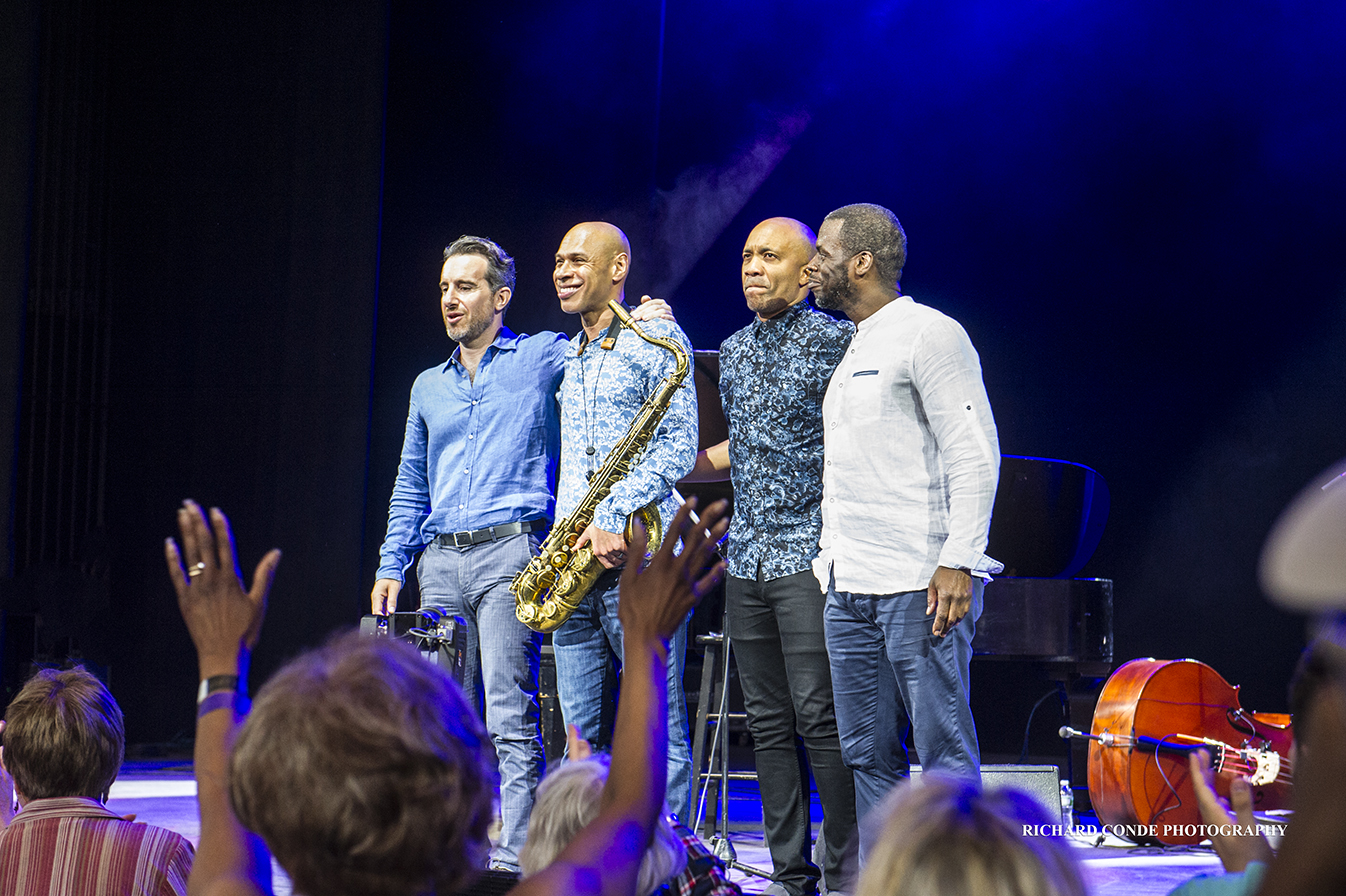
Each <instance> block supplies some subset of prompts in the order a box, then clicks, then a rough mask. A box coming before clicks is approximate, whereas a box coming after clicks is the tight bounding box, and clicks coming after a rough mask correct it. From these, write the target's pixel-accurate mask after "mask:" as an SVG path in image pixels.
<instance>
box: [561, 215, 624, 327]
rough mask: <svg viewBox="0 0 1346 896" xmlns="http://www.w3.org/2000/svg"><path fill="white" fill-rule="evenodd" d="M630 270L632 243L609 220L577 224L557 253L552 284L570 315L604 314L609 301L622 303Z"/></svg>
mask: <svg viewBox="0 0 1346 896" xmlns="http://www.w3.org/2000/svg"><path fill="white" fill-rule="evenodd" d="M630 267H631V243H630V241H629V240H627V238H626V234H624V233H622V231H621V229H620V228H618V227H614V226H613V225H611V224H609V223H607V222H606V221H587V222H585V223H583V224H576V225H575V226H574V227H572V228H570V230H569V231H568V232H567V233H566V235H565V238H564V239H562V240H561V247H560V248H559V249H557V250H556V267H555V269H553V271H552V282H553V283H555V285H556V295H557V297H558V298H559V299H560V300H561V308H562V309H564V310H565V312H566V313H567V314H588V313H594V312H601V311H602V310H603V309H604V308H606V307H607V304H608V301H609V300H611V299H616V300H617V301H619V302H620V301H621V300H622V298H623V297H624V294H625V288H626V275H627V272H628V271H629V270H630Z"/></svg>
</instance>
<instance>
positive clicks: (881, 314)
mask: <svg viewBox="0 0 1346 896" xmlns="http://www.w3.org/2000/svg"><path fill="white" fill-rule="evenodd" d="M914 304H916V300H915V299H913V298H912V297H911V296H907V295H901V296H898V297H897V298H895V299H893V300H892V301H891V302H889V303H888V304H886V305H884V306H883V307H882V308H880V309H879V310H878V311H875V312H874V313H873V314H871V315H870V316H869V317H867V318H865V319H864V320H862V321H860V322H859V323H858V324H856V325H855V331H856V332H857V333H858V332H860V331H861V330H867V329H869V328H870V327H872V326H874V325H875V324H876V323H879V322H881V321H883V320H885V319H886V318H888V317H889V316H890V315H893V314H897V313H898V309H899V308H909V307H911V306H912V305H914Z"/></svg>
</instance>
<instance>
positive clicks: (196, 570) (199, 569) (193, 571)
mask: <svg viewBox="0 0 1346 896" xmlns="http://www.w3.org/2000/svg"><path fill="white" fill-rule="evenodd" d="M205 571H206V564H205V562H204V561H202V562H200V563H196V564H193V565H192V567H191V568H190V569H188V570H187V576H188V577H189V578H193V579H194V578H196V577H197V576H199V575H201V573H203V572H205Z"/></svg>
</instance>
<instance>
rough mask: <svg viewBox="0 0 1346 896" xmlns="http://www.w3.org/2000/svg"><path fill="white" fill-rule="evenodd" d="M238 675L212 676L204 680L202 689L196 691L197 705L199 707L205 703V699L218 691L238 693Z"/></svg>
mask: <svg viewBox="0 0 1346 896" xmlns="http://www.w3.org/2000/svg"><path fill="white" fill-rule="evenodd" d="M237 690H238V676H237V675H212V676H210V677H209V678H206V679H203V680H202V682H201V687H200V688H198V689H197V691H196V703H197V705H198V706H199V705H200V704H202V703H204V702H205V699H206V698H207V697H209V696H210V695H211V694H213V693H215V692H216V691H237Z"/></svg>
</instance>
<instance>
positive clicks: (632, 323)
mask: <svg viewBox="0 0 1346 896" xmlns="http://www.w3.org/2000/svg"><path fill="white" fill-rule="evenodd" d="M608 307H609V308H611V309H612V313H613V314H615V315H617V319H618V320H619V321H621V322H622V326H624V327H626V328H627V329H629V330H630V331H631V332H632V333H635V334H636V335H637V336H639V337H640V338H641V339H644V340H645V341H646V342H648V343H650V344H651V345H657V346H660V347H662V348H665V349H667V350H668V351H670V352H672V353H673V357H674V358H676V359H677V364H678V366H677V369H676V370H674V371H673V376H672V378H673V380H674V383H675V385H676V384H677V383H681V382H682V379H683V377H685V376H687V371H688V370H689V369H690V368H691V359H690V358H689V357H688V355H687V350H686V349H685V348H683V347H682V343H680V342H678V340H676V339H666V338H664V337H662V336H651V335H650V334H649V333H646V332H645V331H644V330H643V329H641V327H640V325H639V324H637V323H636V319H635V318H633V317H632V316H631V312H629V311H627V310H626V306H625V305H623V304H622V303H621V302H618V301H617V300H616V299H613V300H612V301H610V302H608Z"/></svg>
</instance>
